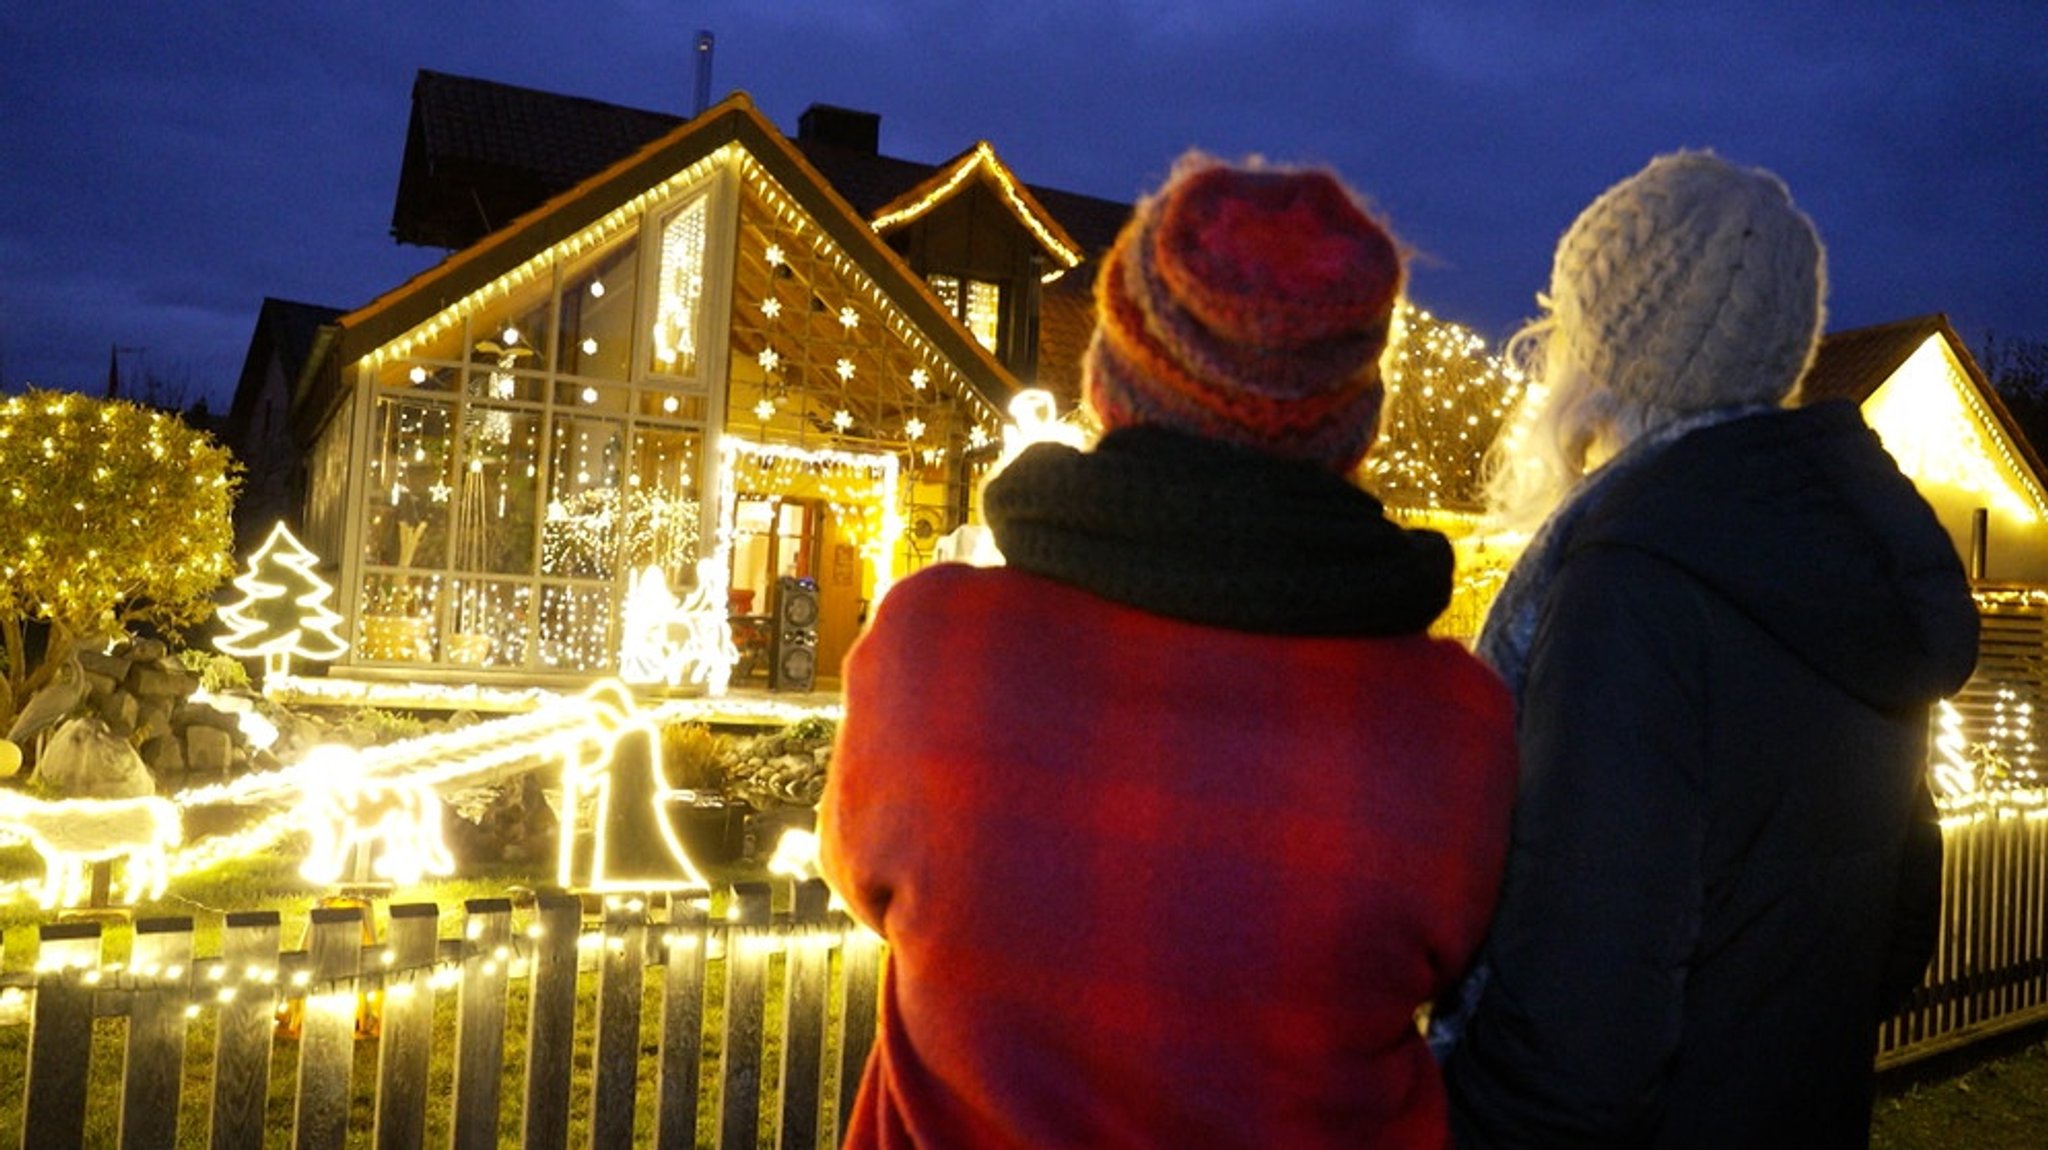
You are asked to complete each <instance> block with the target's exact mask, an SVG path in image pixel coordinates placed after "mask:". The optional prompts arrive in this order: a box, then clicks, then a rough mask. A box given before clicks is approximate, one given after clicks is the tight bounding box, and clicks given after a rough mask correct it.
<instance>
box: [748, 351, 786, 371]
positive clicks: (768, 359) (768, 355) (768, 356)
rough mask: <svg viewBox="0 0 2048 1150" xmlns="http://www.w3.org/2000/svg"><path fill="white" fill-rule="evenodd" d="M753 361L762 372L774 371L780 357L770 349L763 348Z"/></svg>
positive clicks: (780, 360) (779, 354)
mask: <svg viewBox="0 0 2048 1150" xmlns="http://www.w3.org/2000/svg"><path fill="white" fill-rule="evenodd" d="M754 360H755V362H757V363H759V364H760V365H761V370H762V371H774V370H775V368H776V365H778V364H780V363H781V362H782V355H781V353H779V352H777V351H776V350H775V349H774V348H772V347H764V348H762V349H761V354H759V355H757V356H755V357H754Z"/></svg>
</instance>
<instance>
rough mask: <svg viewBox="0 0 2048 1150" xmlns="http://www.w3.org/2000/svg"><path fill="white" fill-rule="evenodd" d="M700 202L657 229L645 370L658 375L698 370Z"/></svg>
mask: <svg viewBox="0 0 2048 1150" xmlns="http://www.w3.org/2000/svg"><path fill="white" fill-rule="evenodd" d="M709 202H710V201H709V200H708V198H706V197H703V196H699V197H698V198H697V199H695V200H693V201H691V202H690V203H689V204H687V205H685V206H684V207H683V208H681V209H680V210H678V211H677V212H676V213H675V214H674V215H672V216H670V217H668V219H667V220H665V221H664V222H663V223H662V225H661V255H660V260H661V262H660V263H659V264H658V265H657V269H658V274H657V276H656V278H655V281H654V290H655V297H654V340H653V345H652V348H651V351H652V362H651V363H649V365H648V366H649V369H650V370H652V371H654V372H656V373H658V374H662V375H690V374H693V373H694V372H695V371H696V370H697V331H698V320H699V318H700V316H699V314H698V313H699V312H700V311H701V310H702V309H701V305H702V303H703V300H704V249H705V218H706V205H707V204H708V203H709Z"/></svg>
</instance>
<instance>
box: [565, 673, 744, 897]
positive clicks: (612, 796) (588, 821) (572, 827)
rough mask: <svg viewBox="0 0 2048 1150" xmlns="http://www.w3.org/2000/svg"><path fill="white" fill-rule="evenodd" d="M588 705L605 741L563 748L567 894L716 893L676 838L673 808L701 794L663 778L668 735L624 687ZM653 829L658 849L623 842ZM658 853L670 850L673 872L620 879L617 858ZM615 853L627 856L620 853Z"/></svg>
mask: <svg viewBox="0 0 2048 1150" xmlns="http://www.w3.org/2000/svg"><path fill="white" fill-rule="evenodd" d="M584 699H585V702H586V703H587V704H588V707H589V713H590V715H591V717H592V718H594V719H595V721H596V722H597V724H598V726H599V727H600V728H601V732H602V734H601V737H600V738H599V739H598V740H596V741H595V742H594V743H593V742H591V741H590V740H586V739H582V738H578V739H573V740H564V742H563V743H562V744H561V745H560V746H559V752H560V754H561V760H562V791H561V795H562V798H561V806H560V809H559V814H560V817H561V832H560V835H559V843H560V849H559V852H558V854H557V856H556V868H555V877H556V881H558V882H559V883H561V885H562V886H563V887H564V888H567V889H572V890H592V891H604V890H631V891H648V890H670V889H679V888H686V887H703V886H708V885H709V884H708V883H706V882H705V880H704V876H703V875H702V874H701V873H699V872H698V870H697V868H696V866H695V864H694V863H692V862H691V861H690V856H689V853H688V852H687V851H685V850H684V849H683V844H682V840H681V839H680V838H679V837H678V836H677V833H676V827H675V819H674V817H673V812H672V808H673V807H675V806H676V805H678V804H679V803H682V802H688V801H689V800H691V799H694V798H695V794H694V792H690V791H683V790H677V789H675V788H672V787H670V786H669V785H668V783H667V776H666V774H665V773H664V772H663V770H662V759H661V732H660V730H659V729H657V728H656V726H655V725H654V723H653V722H652V721H650V719H649V717H648V716H647V715H646V714H644V713H642V712H641V711H640V710H639V709H638V708H637V707H636V706H635V705H634V703H633V698H632V695H631V694H629V693H628V692H627V691H626V688H625V686H624V685H623V684H621V683H619V682H617V681H616V680H612V681H607V682H603V683H599V684H598V685H596V686H594V687H592V688H591V689H590V690H589V691H587V692H585V694H584ZM636 802H637V803H645V804H647V806H646V807H645V808H642V809H637V810H636V809H632V808H631V807H630V806H629V805H628V804H632V803H636ZM650 825H651V827H652V829H653V830H654V832H655V834H656V835H657V837H658V844H650V843H638V844H629V843H624V842H621V841H619V840H621V839H623V838H627V837H630V836H632V835H633V834H634V830H635V829H636V828H637V829H638V830H639V831H640V832H641V833H642V834H644V833H645V832H646V830H647V828H648V827H649V826H650ZM652 845H659V846H660V847H662V848H665V853H666V856H667V857H666V859H664V860H663V862H664V863H665V864H669V866H670V867H672V869H666V870H665V871H663V872H655V873H643V874H619V873H614V871H613V869H612V865H613V858H614V855H615V853H623V848H626V847H628V846H639V847H645V846H652ZM586 846H587V847H588V848H589V852H590V853H589V858H588V860H587V861H585V860H584V859H583V858H582V857H581V855H582V852H583V848H584V847H586ZM614 848H621V850H620V851H616V852H615V849H614Z"/></svg>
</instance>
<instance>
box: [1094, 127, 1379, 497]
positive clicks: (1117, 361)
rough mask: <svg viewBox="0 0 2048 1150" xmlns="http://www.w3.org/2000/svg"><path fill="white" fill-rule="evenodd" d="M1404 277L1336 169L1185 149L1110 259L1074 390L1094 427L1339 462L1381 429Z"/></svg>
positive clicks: (1345, 465) (1331, 464) (1351, 460)
mask: <svg viewBox="0 0 2048 1150" xmlns="http://www.w3.org/2000/svg"><path fill="white" fill-rule="evenodd" d="M1401 277H1402V267H1401V258H1400V253H1399V252H1398V251H1397V250H1396V249H1395V246H1394V241H1393V239H1392V238H1391V237H1389V236H1388V235H1387V233H1386V231H1385V230H1383V229H1382V228H1381V227H1380V226H1379V224H1377V223H1375V222H1374V221H1373V219H1372V217H1371V216H1370V215H1368V214H1367V212H1366V210H1365V208H1364V207H1363V206H1362V205H1361V204H1360V203H1359V201H1358V198H1357V197H1356V196H1355V195H1353V194H1352V193H1351V191H1350V190H1349V189H1347V188H1346V187H1345V186H1344V184H1343V183H1342V181H1340V180H1339V179H1338V178H1337V177H1336V176H1335V175H1333V174H1331V173H1329V172H1324V171H1314V170H1301V169H1283V168H1274V167H1267V166H1265V165H1263V164H1261V163H1259V162H1257V161H1252V162H1249V163H1247V164H1244V165H1233V164H1227V163H1224V162H1222V161H1220V160H1217V159H1215V158H1213V157H1210V156H1206V155H1203V154H1201V153H1199V152H1190V153H1188V154H1187V155H1185V156H1183V157H1181V159H1180V161H1179V162H1178V163H1176V164H1175V165H1174V170H1173V173H1172V175H1170V176H1169V177H1168V178H1167V181H1166V183H1165V184H1164V185H1163V186H1162V187H1161V188H1160V189H1159V191H1158V192H1157V193H1155V194H1153V195H1151V196H1149V197H1147V198H1145V199H1144V200H1142V201H1140V202H1139V204H1138V206H1137V210H1136V213H1135V214H1134V215H1133V217H1132V219H1131V221H1130V223H1128V224H1126V225H1125V226H1124V230H1123V232H1122V234H1121V235H1119V236H1118V237H1117V241H1116V245H1115V246H1114V247H1113V248H1111V249H1110V253H1109V255H1108V256H1107V257H1106V260H1105V262H1104V266H1103V268H1102V272H1101V274H1100V276H1099V277H1098V278H1097V280H1096V286H1095V303H1096V309H1095V310H1096V326H1095V337H1094V339H1093V341H1092V342H1091V343H1090V344H1089V347H1088V355H1087V359H1086V361H1085V363H1084V365H1083V369H1082V390H1083V398H1084V399H1085V401H1086V402H1087V404H1088V406H1089V407H1090V408H1092V409H1093V410H1094V412H1095V415H1096V418H1097V419H1099V420H1100V421H1101V423H1102V427H1103V430H1104V431H1111V430H1114V429H1116V428H1118V427H1125V426H1130V425H1134V424H1146V425H1153V426H1165V427H1171V428H1174V429H1177V430H1180V431H1184V432H1186V433H1188V434H1191V435H1198V436H1202V437H1204V438H1208V439H1216V440H1222V441H1224V442H1227V443H1234V444H1237V445H1240V446H1243V447H1248V448H1252V449H1254V450H1257V451H1263V452H1265V453H1267V454H1270V455H1276V456H1280V457H1282V458H1285V459H1296V460H1304V461H1307V462H1312V463H1316V464H1320V465H1321V466H1323V467H1326V468H1328V469H1330V470H1331V471H1335V472H1337V473H1339V474H1347V473H1349V472H1350V471H1351V470H1352V469H1353V468H1354V467H1356V466H1357V465H1358V462H1359V460H1361V459H1363V458H1364V457H1365V453H1366V450H1367V449H1368V448H1370V447H1371V446H1372V442H1373V438H1374V436H1375V435H1377V434H1378V431H1379V418H1380V401H1381V399H1382V398H1383V396H1384V394H1385V388H1384V387H1383V386H1382V385H1381V383H1380V367H1379V361H1380V353H1381V352H1382V351H1384V350H1385V348H1386V345H1387V328H1388V324H1389V321H1390V320H1391V319H1392V317H1393V308H1394V300H1395V298H1396V297H1397V296H1398V295H1399V294H1400V291H1401Z"/></svg>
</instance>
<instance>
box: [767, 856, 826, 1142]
mask: <svg viewBox="0 0 2048 1150" xmlns="http://www.w3.org/2000/svg"><path fill="white" fill-rule="evenodd" d="M831 897H832V892H831V891H830V890H828V889H827V888H826V886H825V883H824V880H822V879H810V880H808V881H805V882H800V883H798V884H797V885H796V893H795V896H794V899H793V902H792V907H791V911H790V922H791V926H792V927H793V928H794V929H793V930H792V931H791V933H790V936H789V941H788V943H787V953H788V955H789V957H788V958H787V959H786V960H785V964H786V965H785V966H784V970H785V971H786V975H785V977H784V979H783V983H784V987H785V989H784V992H783V996H782V1113H781V1124H780V1126H779V1128H778V1131H777V1137H776V1143H775V1144H776V1145H777V1146H778V1147H780V1148H781V1150H799V1148H801V1150H812V1148H814V1147H816V1146H817V1145H818V1107H819V1098H818V1094H819V1092H820V1088H821V1087H822V1086H823V1085H824V1083H823V1082H822V1081H821V1078H822V1076H823V1074H824V1070H825V1007H826V978H827V976H828V975H830V974H831V972H832V952H831V950H830V949H828V945H827V944H828V940H827V939H826V937H825V934H824V925H825V906H826V903H827V902H829V901H830V900H831Z"/></svg>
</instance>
